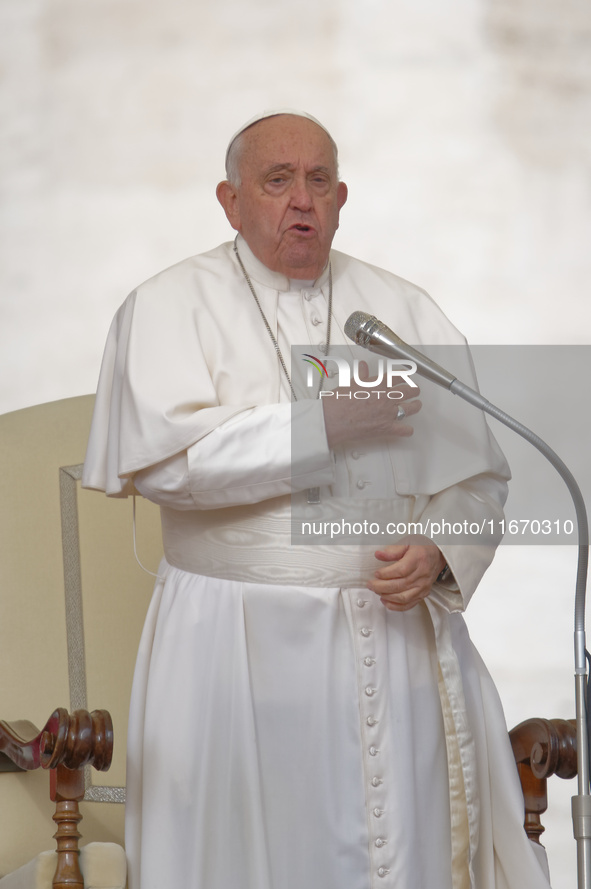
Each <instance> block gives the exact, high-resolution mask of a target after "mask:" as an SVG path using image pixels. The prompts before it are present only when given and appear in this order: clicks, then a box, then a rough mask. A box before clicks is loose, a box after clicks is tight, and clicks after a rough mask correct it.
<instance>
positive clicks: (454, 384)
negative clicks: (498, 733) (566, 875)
mask: <svg viewBox="0 0 591 889" xmlns="http://www.w3.org/2000/svg"><path fill="white" fill-rule="evenodd" d="M345 333H346V334H347V336H348V337H349V339H351V340H353V342H354V343H357V344H358V345H359V346H363V347H364V348H366V349H369V350H370V351H371V352H377V353H378V354H379V355H385V356H386V357H388V358H398V359H405V360H407V361H414V362H415V364H416V366H417V371H418V373H420V374H421V376H423V377H425V378H426V379H428V380H431V381H432V382H433V383H436V384H437V385H438V386H443V388H445V389H449V391H450V392H452V393H453V394H454V395H459V396H460V398H463V399H464V401H467V402H469V403H470V404H472V405H474V407H477V408H479V409H480V410H481V411H485V412H486V413H487V414H490V415H491V416H492V417H495V419H497V420H499V422H501V423H503V424H504V425H505V426H507V427H508V428H509V429H512V430H513V431H514V432H516V433H517V434H518V435H521V437H522V438H525V440H526V441H529V443H530V444H532V445H533V446H534V447H535V448H537V450H538V451H540V453H541V454H543V455H544V457H546V459H547V460H549V462H550V463H551V464H552V466H554V468H555V469H556V470H557V472H558V473H559V474H560V476H561V477H562V479H563V481H564V482H565V484H566V486H567V487H568V490H569V493H570V495H571V497H572V500H573V503H574V507H575V512H576V516H577V525H578V537H579V539H578V552H579V557H578V567H577V582H576V593H575V701H576V725H577V772H578V791H579V792H578V795H577V796H574V797H573V799H572V813H573V828H574V835H575V839H576V841H577V877H578V879H577V885H578V887H579V889H591V795H590V792H589V791H590V762H589V735H590V734H591V733H590V732H589V729H588V723H587V719H588V714H587V707H586V702H585V699H586V695H587V663H586V658H585V594H586V585H587V565H588V559H589V530H588V524H587V510H586V508H585V501H584V499H583V495H582V493H581V489H580V488H579V486H578V484H577V482H576V480H575V478H574V476H573V474H572V473H571V471H570V470H569V468H568V467H567V466H566V465H565V463H564V462H563V461H562V460H561V459H560V457H559V456H558V454H557V453H556V452H555V451H553V450H552V448H551V447H550V446H549V445H547V444H546V442H545V441H543V440H542V439H541V438H540V437H539V436H538V435H536V434H535V432H532V431H531V429H528V428H527V426H524V425H523V424H522V423H520V422H519V421H518V420H515V419H514V418H513V417H511V416H509V414H506V413H505V411H502V410H501V409H500V408H498V407H496V406H495V405H494V404H492V403H491V402H490V401H487V399H486V398H483V396H482V395H481V394H480V392H477V391H476V390H475V389H472V388H471V387H470V386H467V385H466V384H465V383H462V382H461V381H460V380H458V379H457V377H455V376H454V375H453V374H450V373H449V372H448V371H446V370H445V369H444V368H443V367H440V366H439V365H438V364H436V363H435V362H434V361H431V360H430V359H429V358H427V357H426V356H425V355H423V354H422V353H421V352H419V351H418V350H417V349H414V348H413V347H412V346H409V345H408V343H405V342H404V340H401V339H400V337H399V336H397V335H396V334H395V333H394V332H393V331H392V330H390V328H389V327H387V326H386V325H385V324H383V323H382V322H381V321H378V319H377V318H375V317H374V316H373V315H368V314H367V313H366V312H353V314H352V315H350V316H349V318H348V319H347V323H346V324H345Z"/></svg>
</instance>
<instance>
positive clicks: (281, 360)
mask: <svg viewBox="0 0 591 889" xmlns="http://www.w3.org/2000/svg"><path fill="white" fill-rule="evenodd" d="M234 253H235V254H236V259H237V260H238V265H239V266H240V268H241V270H242V274H243V275H244V279H245V281H246V283H247V284H248V286H249V289H250V292H251V293H252V295H253V298H254V301H255V303H256V304H257V307H258V310H259V312H260V313H261V318H262V319H263V324H264V325H265V327H266V328H267V333H268V334H269V336H270V338H271V342H272V343H273V346H274V348H275V352H276V353H277V358H278V360H279V364H280V365H281V368H282V370H283V373H284V374H285V379H286V380H287V382H288V384H289V388H290V390H291V396H292V398H293V400H294V401H297V400H298V397H297V395H296V393H295V389H294V388H293V384H292V382H291V377H290V376H289V372H288V370H287V365H286V363H285V359H284V357H283V354H282V352H281V349H280V348H279V343H278V342H277V338H276V336H275V334H274V333H273V331H272V330H271V325H270V324H269V322H268V321H267V316H266V315H265V313H264V312H263V307H262V306H261V304H260V302H259V298H258V296H257V295H256V292H255V289H254V287H253V285H252V281H251V280H250V276H249V274H248V272H247V271H246V269H245V268H244V263H243V262H242V258H241V256H240V254H239V252H238V244H237V243H236V241H234ZM331 321H332V267H331V265H330V262H329V264H328V321H327V324H326V345H325V346H324V348H323V349H322V351H323V352H324V354H325V355H326V354H327V353H328V349H329V346H330V327H331ZM318 392H319V393H320V389H319V390H318Z"/></svg>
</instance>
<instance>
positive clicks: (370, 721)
mask: <svg viewBox="0 0 591 889" xmlns="http://www.w3.org/2000/svg"><path fill="white" fill-rule="evenodd" d="M351 456H355V458H357V456H360V455H358V454H357V452H354V454H352V455H351ZM357 486H358V487H365V484H363V483H360V482H357ZM367 604H368V600H367V599H362V598H361V597H360V598H358V599H357V601H356V605H357V607H358V608H365V606H366V605H367ZM372 633H373V629H372V627H370V626H367V625H365V626H362V627H360V629H359V634H360V635H361V636H362V637H363V638H364V639H366V640H367V639H369V638H370V637H371V635H372ZM376 661H377V659H376V658H375V657H374V656H373V655H370V654H366V655H364V656H363V657H362V663H363V666H364V667H366V668H368V669H371V668H372V667H374V666H375V664H376ZM364 692H365V695H366V697H368V698H374V697H375V695H376V694H377V693H378V688H377V687H376V686H374V685H369V684H368V685H366V686H365V688H364ZM365 724H366V725H367V726H369V728H370V729H371V728H374V727H375V726H377V725H378V724H379V719H376V718H375V716H373V715H371V714H370V715H368V716H367V717H366V719H365ZM368 753H369V755H370V756H372V757H377V756H379V754H380V749H379V747H376V745H375V744H371V745H370V746H369V748H368ZM370 784H371V786H372V787H374V788H377V787H380V785H381V784H383V780H382V778H381V777H379V776H378V775H374V776H373V777H372V778H371V780H370ZM384 812H385V809H381V808H380V807H379V806H375V807H374V808H373V809H372V815H373V817H374V818H381V817H382V816H383V815H384ZM387 843H388V839H387V837H385V836H377V837H375V839H374V846H375V848H376V849H382V848H383V847H384V846H386V845H387ZM376 873H377V875H378V877H380V878H384V877H386V876H387V875H388V874H389V873H390V869H389V868H387V867H384V866H383V865H380V867H378V868H377V871H376Z"/></svg>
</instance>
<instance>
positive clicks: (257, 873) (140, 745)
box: [83, 237, 549, 889]
mask: <svg viewBox="0 0 591 889" xmlns="http://www.w3.org/2000/svg"><path fill="white" fill-rule="evenodd" d="M238 246H239V249H240V254H241V257H242V259H243V261H244V264H245V266H246V268H247V270H248V273H249V275H250V276H251V278H252V281H253V285H254V287H255V290H256V292H257V295H258V297H259V299H260V302H261V305H262V307H263V310H264V312H265V314H266V317H267V319H268V321H269V324H270V326H271V328H272V329H273V331H274V332H275V334H276V336H277V338H278V341H279V345H280V346H281V349H282V352H283V355H284V356H285V359H286V362H287V363H288V365H289V358H290V352H289V346H290V345H291V344H292V343H297V344H301V345H305V344H310V346H311V347H312V353H313V352H314V351H316V352H317V350H318V346H319V344H321V343H322V342H323V341H324V340H325V339H326V333H327V299H328V272H327V271H325V272H324V274H323V275H322V276H321V277H320V278H319V279H318V280H317V281H315V282H301V281H289V280H288V279H286V278H285V277H284V276H283V275H281V274H279V273H275V272H272V271H269V270H268V269H267V268H266V267H265V266H263V265H262V264H261V263H260V262H259V261H258V260H257V259H256V258H255V257H254V255H253V254H252V253H251V252H250V250H249V249H248V246H247V245H246V243H245V242H244V240H243V239H242V238H240V237H239V238H238ZM331 263H332V275H333V287H334V295H333V320H332V332H331V344H334V345H337V344H345V343H346V342H347V340H346V337H345V335H344V333H343V327H344V323H345V321H346V319H347V317H348V316H349V314H350V313H351V312H353V311H355V310H358V309H361V310H363V311H371V312H373V313H375V314H376V315H378V317H380V318H381V319H382V320H384V321H385V322H386V323H387V324H389V325H390V326H392V327H393V328H394V329H395V330H396V331H397V332H398V333H399V334H400V335H401V336H402V337H403V338H404V339H406V340H407V341H410V342H413V343H417V344H420V343H427V344H433V345H438V344H448V345H449V344H462V343H463V340H462V338H461V336H460V335H459V334H458V332H457V331H456V330H455V328H454V327H453V326H452V325H451V324H450V323H449V321H447V319H446V318H445V317H444V316H443V314H442V313H441V312H440V310H439V309H438V308H437V306H436V305H435V304H434V303H433V302H432V301H431V300H430V298H429V297H428V296H427V295H426V294H425V293H424V292H423V291H421V290H419V289H418V288H416V287H414V286H413V285H411V284H409V283H408V282H406V281H403V280H402V279H400V278H397V277H395V276H393V275H391V274H389V273H386V272H384V271H382V270H380V269H376V268H374V267H371V266H368V265H366V264H364V263H361V262H359V261H357V260H353V259H351V258H350V257H347V256H345V255H343V254H340V253H337V252H334V251H333V253H332V254H331ZM317 354H320V353H318V352H317ZM462 361H464V362H465V367H464V368H463V373H464V379H465V381H466V382H468V383H470V382H471V379H470V374H471V369H470V364H469V357H464V359H462ZM294 363H295V362H294ZM292 371H293V374H294V375H297V368H295V367H294V368H292ZM466 374H468V377H469V378H468V379H466ZM445 399H447V400H445ZM422 400H423V402H424V407H423V409H422V410H421V412H420V413H419V414H417V415H416V416H415V417H413V425H414V427H415V432H414V435H413V436H412V438H410V439H397V440H395V441H393V443H392V444H391V445H389V446H388V447H386V448H382V450H381V451H380V452H377V451H375V450H373V449H372V447H371V446H369V445H367V446H357V447H351V448H345V449H343V450H342V451H341V452H339V453H338V454H336V455H335V454H331V453H330V452H329V450H328V447H327V444H326V437H325V433H324V426H323V419H322V411H321V406H320V404H319V402H317V401H316V402H315V401H313V400H310V401H307V402H302V401H299V402H298V404H297V406H296V408H295V410H296V411H298V412H300V413H299V420H300V421H303V422H304V423H305V429H306V435H305V436H304V441H303V443H302V444H301V446H298V453H297V455H295V454H294V458H293V464H292V462H291V459H290V457H291V437H290V435H291V433H290V421H291V412H292V406H291V405H290V403H289V389H288V386H287V382H286V380H285V377H284V375H283V373H282V371H281V368H280V366H279V363H278V360H277V356H276V353H275V350H274V348H273V344H272V343H271V340H270V338H269V334H268V332H267V330H266V329H265V326H264V323H263V321H262V318H261V315H260V313H259V309H258V308H257V306H256V304H255V302H254V300H253V298H252V295H251V294H250V292H249V289H248V287H247V285H246V282H245V280H244V277H243V276H242V273H241V271H240V268H239V266H238V264H237V262H236V259H235V257H234V255H233V251H232V245H231V244H226V245H223V246H221V247H219V248H217V249H216V250H214V251H211V252H210V253H208V254H204V255H202V256H197V257H194V258H192V259H189V260H186V261H185V262H182V263H179V264H178V265H176V266H174V267H173V268H171V269H168V270H167V271H165V272H163V273H162V274H160V275H158V276H156V277H155V278H153V279H151V280H150V281H148V282H146V283H145V284H143V285H142V286H141V287H140V288H138V290H137V291H135V292H134V293H133V294H132V295H131V296H130V297H129V298H128V300H127V301H126V302H125V304H124V305H123V306H122V308H121V309H120V311H119V313H118V314H117V316H116V318H115V321H114V322H113V326H112V329H111V332H110V335H109V339H108V342H107V347H106V352H105V358H104V362H103V368H102V371H101V379H100V383H99V389H98V394H97V402H96V408H95V416H94V420H93V426H92V433H91V438H90V442H89V447H88V453H87V459H86V464H85V470H84V477H83V484H84V486H85V487H91V488H97V489H99V490H104V491H106V492H107V493H108V494H110V495H112V496H126V495H127V494H129V493H132V492H133V491H134V488H135V489H137V490H138V491H139V492H140V493H142V494H143V495H144V496H146V497H148V498H149V499H151V500H154V501H155V502H157V503H159V504H160V505H161V509H162V523H163V540H164V552H165V559H164V561H163V563H162V564H161V566H160V569H159V575H160V579H159V580H158V582H157V584H156V589H155V591H154V597H153V600H152V603H151V606H150V609H149V613H148V617H147V620H146V624H145V628H144V632H143V636H142V641H141V644H140V651H139V655H138V661H137V666H136V673H135V679H134V686H133V693H132V703H131V714H130V726H129V750H128V772H127V787H128V803H127V813H126V819H127V820H126V845H127V851H128V854H129V864H130V887H131V889H163V887H168V886H176V887H183V889H467V887H469V886H472V887H475V889H542V887H547V886H548V885H549V884H548V882H547V879H546V877H545V876H544V873H543V870H542V868H541V866H540V865H539V863H538V858H537V854H536V853H535V852H534V850H533V848H532V846H531V844H530V843H529V841H528V840H527V838H526V836H525V833H524V831H523V828H522V818H523V801H522V799H521V796H520V790H519V785H518V782H517V776H516V771H515V766H514V763H513V759H512V755H511V751H510V748H509V744H508V739H507V734H506V728H505V723H504V719H503V714H502V710H501V706H500V703H499V700H498V697H497V694H496V691H495V689H494V686H493V684H492V681H491V679H490V677H489V675H488V673H487V672H486V669H485V668H484V666H483V664H482V662H481V660H480V658H479V656H478V654H477V652H476V651H475V649H474V648H473V646H472V644H471V642H470V639H469V637H468V633H467V630H466V627H465V625H464V622H463V619H462V616H461V611H462V610H463V609H464V608H465V607H466V605H467V603H468V601H469V599H470V596H471V595H472V593H473V592H474V589H475V588H476V586H477V584H478V582H479V580H480V578H481V576H482V574H483V573H484V571H485V570H486V568H487V566H488V564H489V563H490V560H491V558H492V555H493V548H492V547H491V546H486V545H478V544H475V545H472V546H468V545H466V546H463V545H452V546H449V545H447V546H442V550H443V552H444V555H445V557H446V559H447V561H448V563H449V565H450V567H451V568H452V571H453V575H454V577H455V581H452V583H451V584H448V585H447V586H444V585H442V584H435V585H434V587H433V590H432V591H431V593H430V595H429V597H428V598H427V599H426V600H425V602H424V603H421V604H420V605H418V606H416V607H415V608H413V609H411V610H410V611H408V612H405V613H395V612H390V611H387V610H386V609H385V608H384V606H383V605H382V603H381V602H380V600H379V599H378V598H377V597H376V596H375V595H374V594H373V593H371V592H370V591H368V590H367V588H366V586H365V581H366V580H367V579H368V578H369V576H370V574H371V573H372V572H373V571H374V570H376V568H377V567H378V563H377V561H376V560H375V558H374V556H373V552H374V550H375V548H376V547H375V546H369V545H364V544H356V545H347V546H345V545H336V546H331V545H320V546H314V545H303V546H292V545H291V539H290V530H291V529H290V495H291V493H292V492H293V491H303V490H305V489H308V488H310V487H320V488H321V489H322V491H323V497H325V496H326V495H327V494H328V495H332V498H333V502H337V503H338V502H339V498H343V500H344V501H346V500H347V498H350V497H355V498H356V499H358V500H359V501H360V502H361V503H362V505H363V506H364V508H366V509H367V514H368V515H370V516H371V515H374V514H375V510H382V512H383V510H384V502H385V501H387V502H388V504H389V506H388V509H389V510H390V513H391V515H393V516H396V518H397V519H400V518H402V519H403V520H405V521H411V520H417V519H419V518H420V519H422V520H423V521H426V520H428V519H429V520H432V521H435V520H440V519H442V518H445V517H449V516H451V515H454V516H461V517H462V518H463V519H468V520H470V521H471V522H478V523H483V522H485V523H486V522H494V521H495V519H497V518H498V517H499V516H500V515H501V509H502V503H503V502H504V497H505V493H506V478H507V471H506V466H505V464H504V461H503V458H502V455H500V453H499V451H498V449H497V447H496V445H495V443H494V441H493V440H492V438H491V437H490V435H489V433H488V430H487V427H486V424H485V423H484V421H483V420H481V418H480V417H476V419H475V420H473V421H472V424H471V426H470V432H469V434H468V433H466V434H462V435H457V434H456V433H457V429H458V428H459V425H458V424H459V419H458V418H459V414H457V411H458V410H460V409H459V408H457V406H456V405H455V402H456V401H457V400H456V399H453V398H452V397H451V396H449V394H448V393H434V392H430V391H424V392H423V395H422ZM460 412H461V410H460ZM454 430H455V431H454ZM378 464H379V471H378V469H376V467H377V466H378ZM310 508H311V509H312V510H313V509H314V507H310ZM493 607H495V606H494V603H491V608H493ZM173 738H174V748H173V749H174V754H173V755H171V754H170V753H169V752H167V751H169V750H170V740H171V739H173Z"/></svg>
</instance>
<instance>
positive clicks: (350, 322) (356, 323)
mask: <svg viewBox="0 0 591 889" xmlns="http://www.w3.org/2000/svg"><path fill="white" fill-rule="evenodd" d="M367 321H375V318H374V316H373V315H368V313H367V312H353V314H351V315H349V317H348V318H347V321H346V323H345V333H346V334H347V336H348V337H349V339H350V340H353V342H354V343H356V342H357V334H358V333H359V331H360V329H361V327H362V326H363V325H364V324H365V323H366V322H367Z"/></svg>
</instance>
